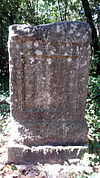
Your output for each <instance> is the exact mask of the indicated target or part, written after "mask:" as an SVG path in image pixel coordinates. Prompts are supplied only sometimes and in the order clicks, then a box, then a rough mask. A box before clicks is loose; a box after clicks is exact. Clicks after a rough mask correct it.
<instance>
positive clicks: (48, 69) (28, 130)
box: [8, 22, 91, 155]
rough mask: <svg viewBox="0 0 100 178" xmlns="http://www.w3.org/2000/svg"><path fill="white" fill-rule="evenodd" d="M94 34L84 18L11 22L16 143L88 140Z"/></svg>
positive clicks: (12, 142) (12, 141) (13, 141)
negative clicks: (88, 90) (36, 23)
mask: <svg viewBox="0 0 100 178" xmlns="http://www.w3.org/2000/svg"><path fill="white" fill-rule="evenodd" d="M90 34H91V32H90V28H89V25H88V24H86V23H80V22H60V23H53V24H47V25H40V26H31V25H12V26H10V28H9V43H8V44H9V61H10V96H11V119H12V125H11V139H10V142H9V144H10V146H11V145H16V144H19V145H25V146H28V147H32V146H39V145H41V146H42V145H53V146H57V145H62V146H67V145H84V144H85V143H86V142H87V129H86V124H85V120H84V115H85V113H84V106H85V102H86V86H87V78H88V65H89V57H90V45H89V44H90ZM8 155H9V153H8Z"/></svg>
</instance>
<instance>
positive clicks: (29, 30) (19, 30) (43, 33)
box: [9, 21, 91, 42]
mask: <svg viewBox="0 0 100 178" xmlns="http://www.w3.org/2000/svg"><path fill="white" fill-rule="evenodd" d="M15 36H17V37H20V38H21V37H22V38H23V37H28V38H34V39H36V40H44V41H54V39H55V38H56V41H64V40H65V41H66V40H67V41H70V39H71V41H79V39H80V41H82V39H83V40H85V42H90V40H91V29H90V26H89V24H88V23H85V22H78V21H63V22H55V23H49V24H44V25H37V26H34V25H27V24H14V25H11V26H9V39H10V38H12V37H15Z"/></svg>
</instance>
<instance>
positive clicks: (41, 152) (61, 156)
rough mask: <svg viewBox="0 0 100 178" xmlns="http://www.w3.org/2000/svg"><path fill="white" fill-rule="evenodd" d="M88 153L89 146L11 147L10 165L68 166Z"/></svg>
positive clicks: (9, 149)
mask: <svg viewBox="0 0 100 178" xmlns="http://www.w3.org/2000/svg"><path fill="white" fill-rule="evenodd" d="M86 151H88V148H87V146H84V147H83V146H65V147H64V146H38V147H32V148H30V147H27V146H23V145H20V146H19V145H16V146H15V147H12V146H9V148H8V153H9V157H8V163H10V164H13V163H15V164H22V163H23V164H37V163H41V164H45V163H49V164H56V163H58V164H64V162H67V163H68V164H70V163H69V161H70V160H75V159H76V161H77V158H78V161H79V159H80V158H81V157H82V155H83V153H84V152H86Z"/></svg>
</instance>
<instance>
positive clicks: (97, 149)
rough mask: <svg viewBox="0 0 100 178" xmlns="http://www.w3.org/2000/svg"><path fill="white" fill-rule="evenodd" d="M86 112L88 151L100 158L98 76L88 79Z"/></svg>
mask: <svg viewBox="0 0 100 178" xmlns="http://www.w3.org/2000/svg"><path fill="white" fill-rule="evenodd" d="M86 112H87V115H86V120H87V125H88V128H89V133H88V135H89V151H90V153H96V154H97V155H99V156H100V76H98V77H92V76H90V77H89V84H88V99H87V105H86Z"/></svg>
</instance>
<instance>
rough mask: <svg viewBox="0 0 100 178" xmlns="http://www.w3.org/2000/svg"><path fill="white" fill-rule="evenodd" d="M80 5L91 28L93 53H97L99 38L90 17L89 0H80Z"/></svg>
mask: <svg viewBox="0 0 100 178" xmlns="http://www.w3.org/2000/svg"><path fill="white" fill-rule="evenodd" d="M81 1H82V5H83V8H84V12H85V16H86V18H87V22H88V23H89V24H90V27H91V29H92V48H93V53H94V55H97V54H98V51H100V47H99V38H98V36H97V30H96V27H95V25H94V22H93V19H92V14H91V9H90V7H89V2H88V0H81ZM96 74H97V75H100V55H99V54H98V64H97V70H96Z"/></svg>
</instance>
